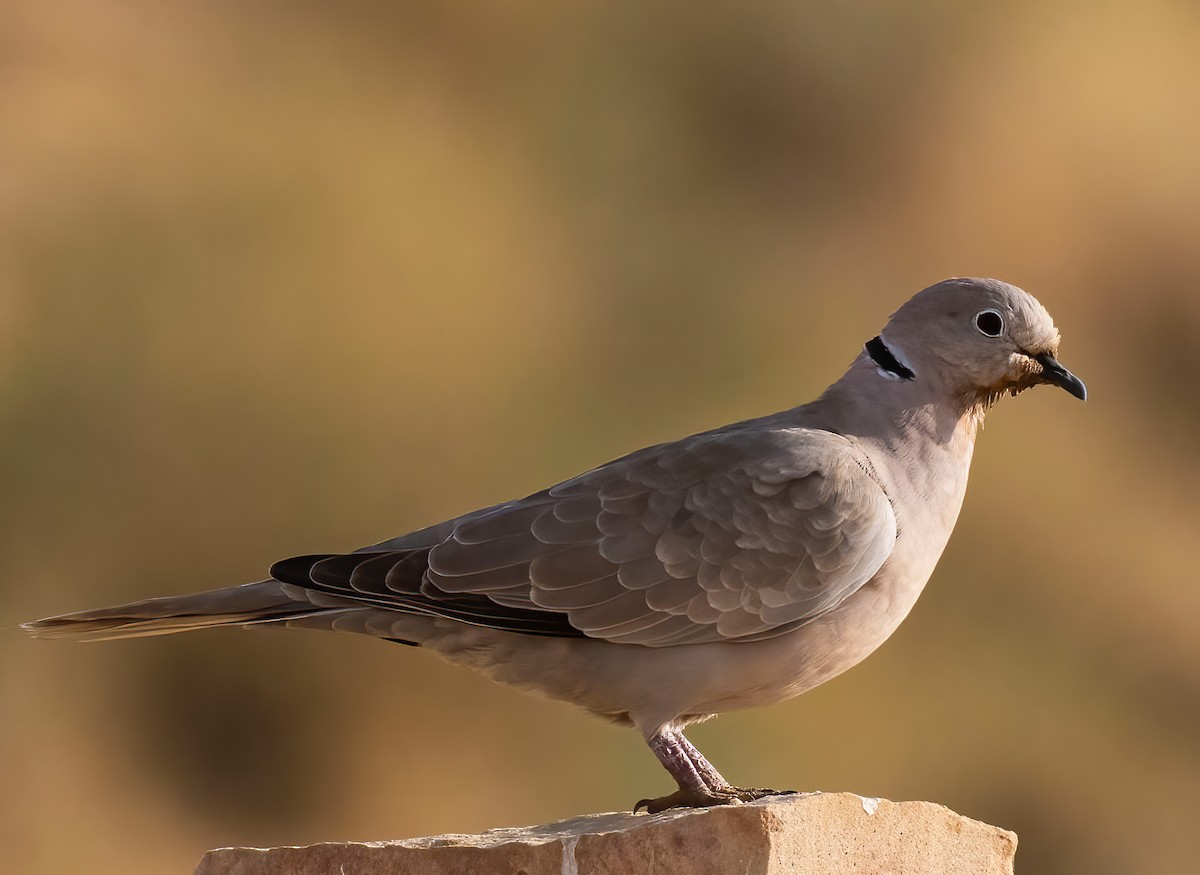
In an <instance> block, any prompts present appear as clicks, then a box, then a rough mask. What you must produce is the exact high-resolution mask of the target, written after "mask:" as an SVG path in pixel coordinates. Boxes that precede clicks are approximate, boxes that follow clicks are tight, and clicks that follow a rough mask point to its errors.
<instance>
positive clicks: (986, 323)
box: [975, 309, 1004, 337]
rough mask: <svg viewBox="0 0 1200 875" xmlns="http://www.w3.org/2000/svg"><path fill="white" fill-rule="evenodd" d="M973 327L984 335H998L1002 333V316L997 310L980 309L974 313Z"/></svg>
mask: <svg viewBox="0 0 1200 875" xmlns="http://www.w3.org/2000/svg"><path fill="white" fill-rule="evenodd" d="M975 329H976V330H977V331H978V332H979V333H980V334H982V335H983V336H984V337H999V336H1000V335H1001V334H1003V333H1004V316H1003V315H1002V314H1001V313H1000V311H999V310H992V309H987V310H980V311H979V312H978V313H976V314H975Z"/></svg>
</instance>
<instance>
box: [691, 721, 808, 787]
mask: <svg viewBox="0 0 1200 875" xmlns="http://www.w3.org/2000/svg"><path fill="white" fill-rule="evenodd" d="M675 735H676V737H677V738H678V739H679V743H680V746H681V747H682V748H683V750H684V753H686V754H687V756H688V759H690V760H691V762H692V765H693V767H695V769H696V771H697V772H698V773H699V774H700V776H701V777H702V778H703V779H704V782H705V784H707V785H708V788H709V789H710V790H713V791H717V792H721V793H732V794H734V795H735V796H737V798H738V799H740V800H741V801H742V802H753V801H754V800H755V799H762V798H763V797H764V796H784V795H788V794H791V793H795V792H796V791H795V790H772V789H770V788H769V787H735V786H733V785H732V784H730V783H729V782H728V781H726V780H725V777H724V776H723V775H722V774H721V773H720V772H718V771H717V769H716V767H715V766H714V765H713V764H712V763H710V762H709V761H708V760H707V759H705V758H704V754H702V753H700V751H698V750H696V747H695V745H693V744H692V743H691V742H690V741H688V740H687V739H686V738H685V737H684V735H683V733H682V732H679V731H676V733H675Z"/></svg>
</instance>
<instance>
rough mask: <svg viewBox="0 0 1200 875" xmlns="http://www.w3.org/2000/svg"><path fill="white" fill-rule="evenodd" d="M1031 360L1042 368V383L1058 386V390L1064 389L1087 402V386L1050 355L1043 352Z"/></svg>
mask: <svg viewBox="0 0 1200 875" xmlns="http://www.w3.org/2000/svg"><path fill="white" fill-rule="evenodd" d="M1033 360H1034V361H1036V362H1037V363H1038V364H1039V365H1041V366H1042V380H1043V381H1044V382H1046V383H1050V384H1052V385H1055V386H1058V387H1059V388H1060V389H1066V390H1067V391H1068V392H1070V393H1071V394H1072V395H1074V396H1075V397H1076V398H1078V399H1079V400H1080V401H1086V400H1087V386H1085V385H1083V380H1081V379H1079V378H1078V377H1077V376H1075V375H1074V374H1072V373H1071V372H1070V371H1068V370H1067V369H1066V368H1064V367H1063V366H1062V365H1060V364H1059V363H1058V359H1056V358H1055V357H1054V356H1052V355H1050V353H1048V352H1044V353H1042V354H1041V355H1035V356H1034V357H1033Z"/></svg>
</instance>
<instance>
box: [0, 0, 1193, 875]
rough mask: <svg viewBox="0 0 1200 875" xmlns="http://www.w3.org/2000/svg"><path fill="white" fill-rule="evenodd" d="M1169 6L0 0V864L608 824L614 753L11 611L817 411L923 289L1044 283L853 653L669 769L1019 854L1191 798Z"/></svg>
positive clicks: (599, 732) (416, 682) (626, 768)
mask: <svg viewBox="0 0 1200 875" xmlns="http://www.w3.org/2000/svg"><path fill="white" fill-rule="evenodd" d="M1198 40H1200V7H1197V6H1196V4H1194V3H1189V2H1184V0H1178V2H1171V0H1138V2H1136V3H1133V2H1126V3H1122V2H1115V3H1106V4H1094V3H1084V2H1060V3H1049V4H1047V3H1034V2H1017V3H1009V4H1003V7H999V6H996V5H995V4H962V3H945V2H931V3H925V4H920V5H914V4H908V3H901V2H881V0H875V2H860V3H854V4H818V3H791V4H776V3H766V2H752V3H742V4H736V6H735V5H732V4H727V3H716V2H711V3H710V2H695V0H693V2H689V3H669V2H661V0H651V2H646V0H642V2H636V3H635V2H614V0H603V2H591V0H585V2H578V3H570V4H561V3H551V2H509V3H467V2H454V0H415V2H414V0H409V2H405V3H402V4H387V3H363V4H320V3H294V2H293V3H280V2H261V3H253V4H246V3H234V2H211V3H204V4H198V3H185V2H161V0H158V2H150V0H97V2H91V3H86V4H85V3H77V2H75V3H73V2H60V0H36V2H35V0H9V2H7V3H5V4H4V7H3V12H2V13H0V417H2V419H0V421H2V422H3V428H2V429H0V483H2V488H0V625H3V626H6V627H10V628H7V629H5V630H3V631H0V775H3V780H2V781H0V846H2V847H3V848H4V849H5V850H4V856H5V867H6V868H8V869H9V870H11V871H14V872H17V871H19V872H22V873H24V875H41V873H59V872H67V871H88V872H97V873H101V872H121V873H127V875H135V873H167V872H179V873H183V872H189V871H190V870H191V867H192V866H193V865H194V864H195V862H196V861H197V859H198V858H199V856H200V855H201V853H202V852H203V851H204V850H205V849H207V848H209V847H215V846H222V845H237V844H250V845H272V844H284V843H286V844H300V843H309V842H315V841H320V840H341V839H385V838H399V837H407V836H416V835H422V834H430V833H437V832H444V831H459V832H468V831H475V830H481V829H484V828H487V827H492V826H502V825H518V824H527V823H536V822H541V821H546V820H550V819H557V818H563V817H568V816H571V815H575V814H578V813H582V812H589V811H603V810H613V809H623V808H628V807H629V806H630V805H632V803H633V802H634V801H635V800H637V799H638V798H641V797H643V796H649V795H655V794H658V793H664V792H667V791H668V790H669V789H671V787H670V781H669V778H668V777H667V775H666V774H665V773H664V772H663V770H662V769H661V768H660V767H659V766H658V765H657V764H656V763H655V761H654V760H653V758H652V756H651V754H650V753H649V752H648V751H647V750H646V749H645V747H644V745H643V744H642V742H641V740H640V739H639V738H638V737H637V735H636V734H635V733H633V732H629V731H627V730H620V729H616V728H613V727H609V726H607V725H605V724H603V723H601V722H599V721H596V720H594V719H592V718H590V717H587V716H584V715H582V714H581V713H577V712H575V711H574V710H572V709H571V708H570V707H568V706H566V705H560V704H556V703H548V702H543V701H539V700H536V699H533V698H530V697H527V696H525V695H522V694H520V693H517V692H514V691H511V690H507V689H503V688H499V687H495V686H492V685H491V684H489V683H488V682H486V681H484V680H482V679H480V678H478V677H475V676H473V675H471V674H469V673H466V672H464V671H461V670H457V669H453V668H451V667H449V666H446V665H443V664H442V663H440V662H438V661H437V659H436V658H434V657H432V656H431V655H429V654H427V653H422V652H417V651H414V650H412V649H409V648H401V647H395V646H392V645H389V644H384V643H379V642H376V641H373V640H369V639H366V638H357V637H352V636H341V637H339V636H333V635H316V634H307V633H305V634H302V633H298V632H297V633H289V634H282V633H278V632H268V631H260V632H247V631H242V630H221V631H212V632H208V633H197V634H194V635H188V636H176V637H170V638H158V639H148V640H137V641H122V642H114V643H110V644H103V645H79V644H73V643H60V642H46V641H30V640H26V639H25V638H24V637H23V636H21V635H20V634H19V633H17V632H15V631H13V630H12V629H11V627H12V626H13V625H15V624H16V623H18V622H21V621H23V620H28V619H31V618H36V617H41V616H45V615H47V614H52V613H60V612H63V611H67V610H73V609H79V608H84V607H95V606H99V605H104V604H112V603H117V602H121V601H127V600H132V599H136V598H141V597H145V596H150V595H158V594H167V593H178V592H186V591H190V590H198V589H207V588H211V587H215V586H224V585H228V584H233V583H240V582H243V581H247V580H252V579H256V578H258V577H261V576H262V575H263V574H264V572H265V569H266V568H267V566H268V565H269V563H270V562H271V561H273V560H274V559H277V558H280V557H284V556H288V555H292V554H297V553H306V552H315V551H325V550H346V549H350V548H354V547H357V546H360V545H362V544H365V543H370V542H372V541H376V540H379V539H381V538H384V537H387V536H390V535H392V534H395V533H398V532H402V531H406V530H409V529H411V528H415V527H418V526H421V525H424V524H428V523H431V522H435V521H438V520H441V519H444V518H446V517H448V516H451V515H455V514H458V513H461V512H464V511H467V510H470V509H473V508H475V507H478V506H481V505H485V504H490V503H493V502H496V501H500V500H503V499H507V498H510V497H514V496H517V495H522V494H525V493H528V492H531V491H533V490H535V489H537V488H540V487H542V486H545V485H547V484H549V483H552V482H555V481H557V480H559V479H561V478H564V477H566V476H569V475H572V474H575V473H577V472H578V471H580V470H582V469H584V468H586V467H590V466H592V465H594V464H597V463H599V462H601V461H604V460H607V459H610V458H613V457H615V456H618V455H621V454H623V453H625V452H627V451H630V450H633V449H635V448H638V447H640V446H643V445H646V444H649V443H651V442H655V441H661V440H666V439H672V438H676V437H680V436H682V435H685V434H688V433H691V432H694V431H698V430H701V429H705V428H708V427H711V426H715V425H719V424H722V423H726V422H729V421H732V420H736V419H739V418H743V417H749V416H753V415H757V414H761V413H765V412H770V411H773V410H777V409H781V408H783V407H787V406H791V405H792V404H794V403H797V402H800V401H805V400H808V399H810V398H812V397H813V396H814V395H815V394H816V393H818V392H819V391H820V390H822V389H823V388H824V387H825V386H826V385H827V384H828V383H829V382H831V381H833V380H834V379H836V378H837V377H838V376H839V375H840V374H841V372H842V370H843V369H844V368H845V366H846V365H848V364H849V362H850V361H851V359H853V357H854V356H855V355H856V354H857V352H858V350H859V349H860V347H861V344H862V342H863V341H864V340H866V339H867V338H869V337H871V336H872V335H874V334H875V333H876V332H877V331H878V329H879V327H880V326H881V325H882V323H883V321H884V319H885V318H886V316H887V315H888V314H889V313H890V312H891V311H892V310H893V309H895V308H896V307H897V306H898V305H899V304H900V303H901V302H902V301H903V300H905V299H906V298H907V297H908V296H909V295H910V294H912V293H913V292H915V291H917V290H918V289H920V288H922V287H923V286H925V285H928V284H930V283H932V282H934V281H936V280H938V279H941V278H943V277H947V276H953V275H993V276H998V277H1001V278H1003V279H1006V280H1008V281H1011V282H1014V283H1017V284H1019V285H1021V286H1023V287H1025V288H1027V289H1028V290H1030V291H1031V292H1033V293H1034V294H1035V295H1037V296H1038V297H1039V298H1040V299H1041V300H1042V301H1043V302H1044V303H1045V304H1046V305H1047V307H1048V308H1049V309H1050V311H1051V312H1052V313H1053V314H1054V315H1055V317H1056V319H1057V320H1058V322H1059V325H1060V327H1061V329H1062V331H1063V335H1064V338H1065V341H1064V344H1063V347H1062V356H1061V358H1062V360H1063V362H1064V363H1065V364H1067V365H1068V366H1069V367H1071V368H1072V369H1074V370H1075V371H1076V372H1077V373H1079V374H1080V375H1081V376H1082V377H1083V378H1084V379H1086V380H1087V383H1088V386H1089V388H1090V390H1091V393H1092V398H1091V400H1090V401H1089V402H1088V403H1087V404H1086V405H1083V404H1079V403H1078V402H1076V401H1074V400H1073V399H1071V398H1069V397H1068V396H1066V395H1065V394H1064V393H1062V392H1055V391H1051V390H1049V389H1042V390H1039V391H1035V392H1031V393H1029V394H1027V395H1023V396H1022V397H1021V398H1020V399H1018V400H1015V401H1011V400H1010V401H1007V402H1006V403H1002V404H1001V405H1000V406H999V407H998V409H996V410H995V411H994V412H993V413H992V415H991V417H990V418H989V421H988V428H987V430H986V432H985V433H984V434H983V435H982V437H981V441H980V445H979V447H978V450H977V454H976V462H975V468H974V473H973V483H972V489H971V491H970V494H969V496H968V499H967V503H966V507H965V509H964V512H963V515H962V518H961V521H960V522H959V525H958V530H957V533H956V535H955V537H954V539H953V540H952V541H951V543H950V546H949V549H948V551H947V553H946V555H945V557H944V559H943V560H942V563H941V565H940V567H939V569H938V571H937V572H936V573H935V575H934V578H933V580H932V582H931V584H930V586H929V588H928V589H927V590H926V593H925V595H924V597H923V599H922V600H921V602H920V603H919V604H918V605H917V608H916V610H915V611H914V613H913V614H912V616H911V617H910V618H909V620H908V621H907V622H906V623H905V624H904V625H903V626H902V627H901V629H900V631H899V632H898V633H897V634H896V635H895V637H894V638H893V639H892V640H891V641H890V642H889V643H888V644H886V645H885V646H884V648H883V649H882V650H881V651H880V653H879V654H878V655H876V656H875V657H874V658H872V659H869V660H868V661H867V662H866V663H864V664H863V665H862V666H860V667H858V668H857V669H855V670H854V671H853V672H851V673H849V674H847V675H845V676H843V677H841V678H839V679H838V680H836V681H834V682H833V683H830V684H828V685H826V686H824V687H822V688H820V689H817V690H815V691H814V692H812V693H810V694H808V695H806V696H804V697H802V698H800V699H797V700H793V701H791V702H789V703H785V704H782V705H778V706H775V707H772V708H768V709H763V710H760V711H754V712H749V713H743V714H733V715H728V716H726V717H724V718H722V719H720V720H718V721H716V722H714V723H710V724H707V725H705V726H703V727H700V728H698V729H697V730H696V731H695V733H694V736H693V737H694V740H695V741H696V742H697V744H698V745H699V746H700V747H701V748H702V749H703V750H704V751H705V752H706V754H707V755H708V756H709V758H710V759H712V760H713V762H715V763H716V764H717V765H718V767H719V768H721V769H722V770H723V771H724V772H725V773H726V774H727V775H728V776H729V777H730V778H731V779H733V780H735V781H736V782H739V783H742V784H744V785H749V786H761V785H773V786H790V787H798V788H805V789H823V790H829V791H835V790H850V791H854V792H858V793H862V794H866V795H875V796H884V797H888V798H891V799H897V800H902V799H928V800H935V801H938V802H941V803H944V804H946V805H949V806H951V807H952V808H954V809H956V810H957V811H960V812H962V813H964V814H967V815H969V816H972V817H976V818H979V819H983V820H987V821H990V822H992V823H996V824H999V825H1002V826H1005V827H1008V828H1010V829H1013V830H1016V831H1017V832H1018V833H1019V835H1020V850H1019V853H1018V858H1017V859H1018V871H1019V872H1021V873H1022V875H1035V873H1067V875H1069V873H1089V875H1104V873H1114V875H1116V873H1128V872H1133V871H1136V872H1138V873H1178V872H1183V871H1192V870H1193V869H1194V865H1195V850H1194V841H1195V822H1196V817H1197V814H1198V813H1200V745H1198V739H1200V634H1197V626H1198V620H1200V587H1198V586H1197V574H1196V570H1195V562H1194V559H1193V557H1192V555H1191V551H1192V550H1194V549H1195V545H1196V542H1197V536H1198V535H1200V513H1198V510H1197V498H1196V496H1197V490H1198V488H1200V460H1198V457H1197V451H1196V437H1195V435H1196V431H1197V427H1198V426H1200V405H1198V402H1197V388H1196V387H1197V385H1198V384H1200V342H1198V337H1200V249H1198V245H1197V240H1198V239H1200V162H1198V161H1197V155H1200V113H1198V112H1197V106H1198V105H1200V52H1197V50H1196V46H1197V44H1198Z"/></svg>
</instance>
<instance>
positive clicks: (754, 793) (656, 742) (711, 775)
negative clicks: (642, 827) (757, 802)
mask: <svg viewBox="0 0 1200 875" xmlns="http://www.w3.org/2000/svg"><path fill="white" fill-rule="evenodd" d="M647 743H648V744H649V745H650V750H652V751H653V752H654V755H655V756H656V757H658V761H659V762H660V763H662V764H663V768H665V769H666V770H667V771H668V772H669V773H670V774H671V777H672V778H674V779H675V783H676V784H678V785H679V789H678V790H677V791H675V792H674V793H671V794H670V795H668V796H660V797H659V798H657V799H642V800H641V801H640V802H638V804H637V805H635V806H634V807H633V810H634V811H638V810H639V809H641V808H643V807H644V808H645V809H646V811H647V812H649V813H650V814H658V813H659V812H660V811H666V810H667V809H668V808H707V807H708V806H711V805H735V804H737V803H739V802H750V801H752V800H754V799H761V798H762V797H763V796H770V795H772V794H774V793H777V792H779V791H776V790H757V789H741V788H738V787H734V786H733V785H732V784H730V783H729V782H728V781H726V780H725V779H724V778H723V777H722V776H721V773H720V772H718V771H717V770H716V769H715V768H714V767H713V765H712V763H710V762H709V761H708V760H706V759H705V758H704V756H703V755H702V754H701V753H700V751H698V750H696V748H695V747H693V746H692V744H691V742H689V741H688V740H687V739H686V738H684V737H683V733H682V732H680V731H679V730H677V729H671V728H667V729H663V730H661V731H660V732H658V733H656V734H655V735H654V736H652V737H651V738H650V739H649V741H648V742H647Z"/></svg>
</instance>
